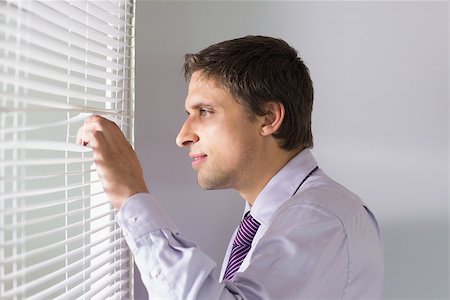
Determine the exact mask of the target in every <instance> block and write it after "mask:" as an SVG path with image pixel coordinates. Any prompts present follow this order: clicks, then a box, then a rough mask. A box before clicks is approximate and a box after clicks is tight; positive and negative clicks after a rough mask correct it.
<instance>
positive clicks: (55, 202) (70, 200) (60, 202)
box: [0, 191, 104, 216]
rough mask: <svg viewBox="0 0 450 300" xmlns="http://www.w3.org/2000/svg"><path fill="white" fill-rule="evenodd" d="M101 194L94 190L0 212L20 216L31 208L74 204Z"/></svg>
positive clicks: (101, 192) (5, 214) (38, 208)
mask: <svg viewBox="0 0 450 300" xmlns="http://www.w3.org/2000/svg"><path fill="white" fill-rule="evenodd" d="M101 194H104V192H103V191H100V192H95V193H89V194H86V195H82V196H75V197H69V198H67V197H66V198H61V199H58V200H53V201H49V202H44V203H41V204H31V205H26V206H24V207H19V208H12V209H6V210H1V211H0V213H1V214H3V215H4V216H9V215H16V216H20V215H21V214H24V213H28V212H31V211H33V210H40V209H44V208H52V207H55V206H60V205H66V204H75V203H77V202H81V201H83V200H87V199H90V197H93V196H98V195H101Z"/></svg>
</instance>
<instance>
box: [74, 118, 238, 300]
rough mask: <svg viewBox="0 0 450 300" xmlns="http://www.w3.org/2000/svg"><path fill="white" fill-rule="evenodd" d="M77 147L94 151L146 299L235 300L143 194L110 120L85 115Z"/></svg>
mask: <svg viewBox="0 0 450 300" xmlns="http://www.w3.org/2000/svg"><path fill="white" fill-rule="evenodd" d="M77 143H78V144H82V145H85V146H86V145H89V146H90V147H91V148H92V149H93V152H94V161H95V164H96V167H97V173H98V175H99V178H100V181H101V183H102V185H103V188H104V191H105V193H106V196H107V197H108V199H109V200H110V201H111V202H112V204H113V206H114V207H116V208H118V209H120V211H119V214H118V216H117V221H118V223H119V225H120V226H121V228H122V229H123V231H124V235H125V238H126V240H127V243H128V245H129V246H130V249H131V250H132V252H133V254H134V256H135V259H136V263H137V265H138V267H139V270H140V272H141V276H142V279H143V282H144V284H145V285H146V287H147V289H148V292H149V294H150V295H151V297H152V298H155V299H158V298H166V299H240V298H241V297H239V296H238V295H236V294H237V293H238V292H237V290H235V289H234V288H233V286H232V284H231V283H227V285H230V286H229V287H226V285H225V284H224V283H219V281H218V280H217V279H215V278H213V276H212V275H211V273H212V272H213V270H214V268H215V263H214V262H213V261H212V260H211V259H210V258H209V257H208V256H207V255H205V254H204V253H203V252H202V251H200V250H199V249H198V247H196V246H195V244H193V243H191V242H188V241H186V240H184V239H182V238H181V237H180V236H179V233H178V229H176V227H175V225H174V224H173V223H172V221H171V220H170V218H169V217H168V216H167V214H166V213H165V212H164V210H163V208H162V207H161V206H160V204H159V202H158V201H157V200H156V199H155V198H154V197H153V196H152V195H151V194H149V193H148V189H147V186H146V184H145V181H144V176H143V172H142V168H141V165H140V163H139V160H138V158H137V156H136V153H135V152H134V150H133V149H132V147H131V146H130V144H129V143H128V141H127V140H126V138H125V136H124V135H123V133H122V132H121V130H120V129H119V128H118V127H117V126H116V125H115V124H114V123H113V122H111V121H109V120H107V119H104V118H102V117H100V116H91V117H89V118H88V119H86V121H85V124H84V125H83V126H82V127H81V128H80V129H79V130H78V134H77Z"/></svg>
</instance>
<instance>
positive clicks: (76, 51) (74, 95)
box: [0, 0, 135, 299]
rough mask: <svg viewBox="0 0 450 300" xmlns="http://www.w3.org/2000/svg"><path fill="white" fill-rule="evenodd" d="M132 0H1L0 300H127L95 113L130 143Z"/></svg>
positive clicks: (126, 273)
mask: <svg viewBox="0 0 450 300" xmlns="http://www.w3.org/2000/svg"><path fill="white" fill-rule="evenodd" d="M134 5H135V3H134V1H133V0H108V1H106V0H102V1H86V0H83V1H81V0H74V1H69V0H67V1H63V0H53V1H48V0H47V1H45V0H43V1H37V0H35V1H32V0H24V1H18V0H15V1H5V0H0V299H78V298H82V299H107V298H111V299H130V298H132V282H131V278H132V274H131V273H132V267H131V266H132V264H131V256H130V253H129V250H128V248H127V246H126V243H125V240H124V238H123V237H122V235H121V232H120V229H119V228H118V226H117V225H116V223H115V214H116V211H115V210H114V209H113V208H112V207H111V205H110V203H109V202H108V200H107V199H106V197H105V195H104V193H103V190H102V188H101V185H99V181H98V178H97V177H96V172H95V165H94V164H93V158H92V151H90V149H88V148H84V147H82V146H79V145H76V144H75V140H76V134H77V130H78V128H79V127H80V126H81V125H82V123H83V121H84V119H85V118H86V117H87V116H89V115H91V114H99V115H103V116H105V117H107V118H109V119H111V120H113V121H115V122H116V124H118V126H119V127H120V128H121V129H122V131H123V132H124V134H125V135H126V136H127V138H128V139H129V141H130V143H131V144H133V110H134V10H135V7H134Z"/></svg>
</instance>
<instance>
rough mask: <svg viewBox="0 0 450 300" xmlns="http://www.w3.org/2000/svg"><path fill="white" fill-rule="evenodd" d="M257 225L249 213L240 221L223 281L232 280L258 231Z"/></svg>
mask: <svg viewBox="0 0 450 300" xmlns="http://www.w3.org/2000/svg"><path fill="white" fill-rule="evenodd" d="M259 225H260V223H259V222H258V221H256V220H255V219H253V217H252V216H251V215H250V213H249V212H248V213H247V214H246V215H245V217H244V219H243V220H242V221H241V225H240V226H239V229H238V232H237V234H236V238H235V239H234V241H233V247H232V249H231V254H230V260H229V261H228V265H227V268H226V270H225V274H224V276H223V279H224V280H231V279H233V277H234V275H235V274H236V272H237V270H238V269H239V267H240V266H241V264H242V261H243V260H244V258H245V256H246V255H247V253H248V251H249V250H250V248H251V246H252V240H253V237H254V236H255V234H256V232H257V231H258V228H259Z"/></svg>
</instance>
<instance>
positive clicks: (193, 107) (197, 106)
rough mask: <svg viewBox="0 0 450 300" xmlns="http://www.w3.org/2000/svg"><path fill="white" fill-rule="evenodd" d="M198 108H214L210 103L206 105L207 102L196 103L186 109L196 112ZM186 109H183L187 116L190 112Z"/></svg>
mask: <svg viewBox="0 0 450 300" xmlns="http://www.w3.org/2000/svg"><path fill="white" fill-rule="evenodd" d="M200 108H214V106H213V105H212V104H211V103H208V102H197V103H195V104H193V105H191V106H190V107H189V108H188V109H191V110H198V109H200ZM188 109H185V111H186V113H187V114H188V115H189V114H190V112H189V111H188Z"/></svg>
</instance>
